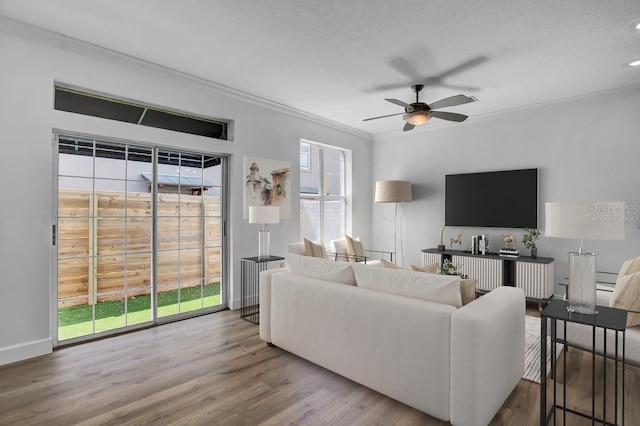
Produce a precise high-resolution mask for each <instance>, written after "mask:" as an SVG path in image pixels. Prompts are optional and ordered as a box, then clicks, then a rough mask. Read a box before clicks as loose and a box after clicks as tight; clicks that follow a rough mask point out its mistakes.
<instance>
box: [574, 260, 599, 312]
mask: <svg viewBox="0 0 640 426" xmlns="http://www.w3.org/2000/svg"><path fill="white" fill-rule="evenodd" d="M567 254H568V255H569V287H568V299H569V306H568V307H567V310H568V311H569V312H576V313H579V314H587V315H595V314H597V313H598V312H597V311H596V254H595V253H575V252H570V253H567Z"/></svg>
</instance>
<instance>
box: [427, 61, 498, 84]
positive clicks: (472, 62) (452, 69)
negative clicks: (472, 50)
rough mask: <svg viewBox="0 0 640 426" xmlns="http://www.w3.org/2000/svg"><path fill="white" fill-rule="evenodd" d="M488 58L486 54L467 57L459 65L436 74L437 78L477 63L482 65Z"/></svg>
mask: <svg viewBox="0 0 640 426" xmlns="http://www.w3.org/2000/svg"><path fill="white" fill-rule="evenodd" d="M488 60H489V58H487V57H486V56H478V57H475V58H473V59H469V60H468V61H466V62H463V63H461V64H460V65H456V66H455V67H453V68H450V69H448V70H447V71H444V72H442V73H440V74H439V75H438V76H436V78H437V79H439V80H441V79H443V78H446V77H450V76H452V75H454V74H458V73H461V72H464V71H467V70H469V69H471V68H473V67H476V66H478V65H482V64H484V63H485V62H487V61H488Z"/></svg>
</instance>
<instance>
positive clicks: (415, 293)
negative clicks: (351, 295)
mask: <svg viewBox="0 0 640 426" xmlns="http://www.w3.org/2000/svg"><path fill="white" fill-rule="evenodd" d="M353 272H354V274H355V280H356V285H357V286H358V287H363V288H368V289H371V290H376V291H381V292H384V293H391V294H397V295H400V296H407V297H413V298H417V299H423V300H429V301H432V302H437V303H444V304H447V305H451V306H454V307H456V308H459V307H460V306H462V297H461V295H460V277H458V276H454V275H434V274H425V273H422V272H414V271H406V270H394V269H386V268H370V267H368V266H366V265H359V264H354V265H353Z"/></svg>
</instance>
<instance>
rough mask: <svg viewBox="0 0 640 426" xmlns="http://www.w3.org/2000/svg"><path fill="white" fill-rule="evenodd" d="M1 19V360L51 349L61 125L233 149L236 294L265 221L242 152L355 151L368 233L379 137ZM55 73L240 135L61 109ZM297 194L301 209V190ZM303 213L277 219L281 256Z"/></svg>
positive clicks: (218, 150) (357, 211)
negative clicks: (320, 146) (225, 123)
mask: <svg viewBox="0 0 640 426" xmlns="http://www.w3.org/2000/svg"><path fill="white" fill-rule="evenodd" d="M0 24H1V25H0V28H2V30H0V52H2V67H0V93H2V96H0V123H1V125H0V143H2V148H3V150H2V151H3V154H2V155H0V177H1V181H2V184H1V185H0V187H1V188H2V189H1V192H0V200H1V201H0V262H1V266H2V267H1V268H0V365H2V364H6V363H9V362H13V361H17V360H20V359H24V358H28V357H31V356H37V355H41V354H44V353H47V352H49V351H51V335H52V334H51V333H52V330H51V316H52V311H53V301H54V300H55V294H54V292H53V288H54V287H53V282H52V281H53V280H52V273H51V268H52V257H53V250H52V247H51V231H50V229H51V225H52V223H53V218H54V214H53V209H52V205H53V197H52V177H53V176H54V170H53V161H54V154H53V150H52V144H51V140H52V133H53V132H54V129H57V130H62V131H70V132H74V133H78V132H79V133H82V134H87V135H93V136H96V137H106V138H115V139H119V140H126V141H133V142H138V143H149V144H155V145H160V146H166V147H173V148H182V149H189V150H196V151H199V152H203V153H211V154H228V155H230V161H229V166H230V170H229V172H230V194H229V195H230V204H229V218H230V222H231V223H230V231H231V236H232V238H231V239H230V250H231V256H230V258H229V262H230V263H229V264H230V266H231V268H230V272H231V273H230V283H231V298H232V299H236V300H237V298H238V296H239V289H240V283H239V276H240V266H239V262H240V261H239V259H240V258H242V257H247V256H255V255H256V254H257V245H258V241H257V233H258V232H257V231H258V228H257V227H256V226H254V225H249V224H248V223H247V222H246V221H244V220H243V219H242V194H243V181H244V175H245V174H246V173H245V172H244V171H243V157H244V156H245V155H250V156H255V157H265V158H273V159H278V160H285V161H291V163H292V164H293V166H294V167H293V168H294V170H295V169H296V166H297V165H298V162H299V141H300V139H301V138H305V139H309V140H313V141H317V142H321V143H325V144H329V145H334V146H338V147H342V148H345V149H349V150H352V153H353V158H354V159H355V161H357V164H358V173H357V175H355V176H354V177H353V182H352V184H353V204H352V209H353V214H354V218H356V219H355V220H354V221H353V232H354V233H355V234H357V235H361V236H363V237H364V238H365V239H369V237H370V224H371V202H372V195H371V194H372V187H371V141H370V140H369V138H368V137H366V135H364V134H359V133H358V132H355V131H352V132H351V131H347V130H344V129H341V128H340V127H339V126H337V125H336V126H331V125H327V124H325V123H323V122H321V121H320V120H313V119H307V118H305V117H303V115H302V114H294V113H289V112H283V111H282V110H281V109H280V110H279V109H277V108H272V107H266V106H264V104H263V103H260V102H255V101H248V100H246V97H241V96H237V95H234V94H232V93H228V92H225V91H224V90H222V89H220V88H216V87H214V86H213V85H210V84H206V83H204V82H202V81H199V80H197V79H194V78H187V77H185V76H182V75H179V74H178V73H175V72H171V71H168V70H163V69H160V68H158V67H154V66H149V65H147V64H144V63H141V62H138V61H134V60H131V59H128V58H123V57H121V56H119V55H116V54H113V53H109V52H104V51H100V50H99V49H96V48H93V47H90V46H85V45H82V44H80V43H77V42H75V41H73V40H68V39H65V38H63V37H60V36H57V35H52V34H48V33H45V32H41V31H39V30H34V29H33V28H30V27H26V26H22V25H19V24H16V23H14V22H11V21H6V20H5V21H1V22H0ZM1 31H4V32H1ZM18 35H19V36H18ZM230 60H231V59H230ZM257 69H259V67H258V68H257ZM257 72H259V71H257ZM56 81H59V82H63V83H67V84H71V85H74V86H79V87H83V88H87V89H91V90H94V91H99V92H104V93H107V94H113V95H119V96H123V97H127V98H130V99H132V100H136V101H140V102H143V103H148V104H152V105H159V106H164V107H168V108H171V109H176V110H180V111H185V112H190V113H193V114H197V115H202V116H210V117H219V118H224V119H231V120H235V122H234V125H233V137H234V141H218V140H213V139H210V138H204V137H199V136H193V135H187V134H183V133H178V132H170V131H165V130H162V129H154V128H148V127H144V126H136V125H131V124H127V123H119V122H113V121H109V120H103V119H98V118H93V117H87V116H80V115H76V114H70V113H65V112H61V111H54V110H53V94H54V82H56ZM298 185H299V174H298V173H294V176H293V180H292V188H297V187H298ZM292 203H293V205H292V207H293V211H297V206H298V203H299V200H298V198H297V196H296V195H294V197H293V199H292ZM298 222H299V218H298V216H297V215H295V214H294V215H293V216H292V218H291V219H287V220H283V221H282V222H281V223H280V224H278V225H273V226H272V227H271V231H272V232H271V237H272V241H271V251H272V253H274V254H285V252H286V246H287V244H288V243H289V242H292V241H297V240H298V229H299V223H298ZM231 302H233V300H232V301H231Z"/></svg>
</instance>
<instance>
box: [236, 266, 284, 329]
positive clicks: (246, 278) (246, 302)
mask: <svg viewBox="0 0 640 426" xmlns="http://www.w3.org/2000/svg"><path fill="white" fill-rule="evenodd" d="M278 260H284V257H280V256H269V257H266V258H262V259H261V258H259V257H245V258H242V259H240V282H241V284H240V318H242V319H245V320H247V321H249V322H251V323H254V324H259V323H260V272H262V271H264V270H265V269H267V266H268V264H269V262H275V261H278Z"/></svg>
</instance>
